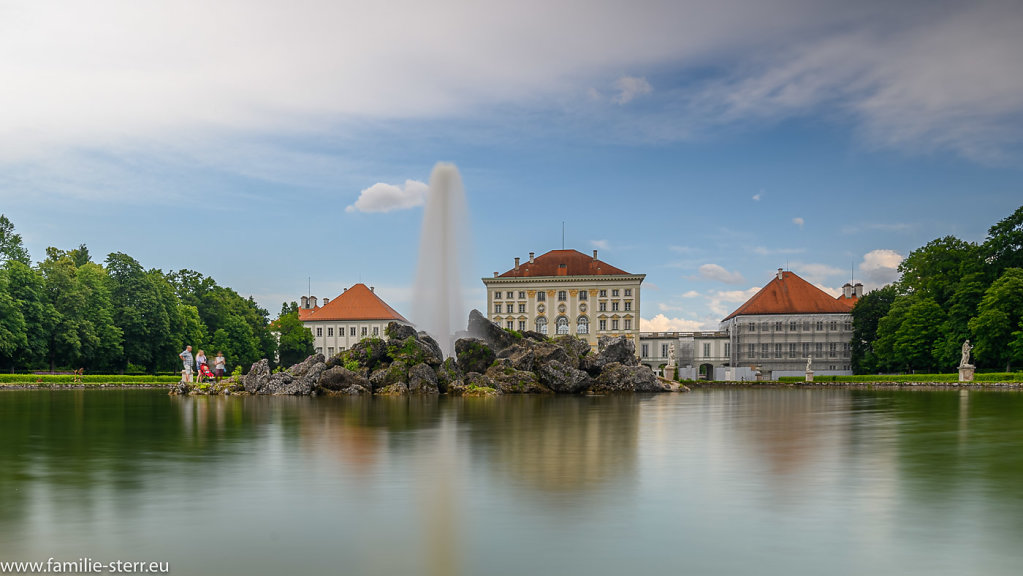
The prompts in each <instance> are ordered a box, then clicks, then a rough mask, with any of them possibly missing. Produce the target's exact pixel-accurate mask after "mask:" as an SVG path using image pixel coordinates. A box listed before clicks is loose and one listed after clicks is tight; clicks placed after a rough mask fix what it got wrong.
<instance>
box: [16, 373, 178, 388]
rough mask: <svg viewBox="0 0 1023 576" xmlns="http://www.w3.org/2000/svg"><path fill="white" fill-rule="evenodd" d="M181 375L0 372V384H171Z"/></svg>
mask: <svg viewBox="0 0 1023 576" xmlns="http://www.w3.org/2000/svg"><path fill="white" fill-rule="evenodd" d="M179 380H181V376H151V375H145V374H142V375H135V374H133V375H120V374H86V375H84V376H75V375H73V374H0V386H3V385H7V384H139V385H142V384H173V383H174V382H178V381H179Z"/></svg>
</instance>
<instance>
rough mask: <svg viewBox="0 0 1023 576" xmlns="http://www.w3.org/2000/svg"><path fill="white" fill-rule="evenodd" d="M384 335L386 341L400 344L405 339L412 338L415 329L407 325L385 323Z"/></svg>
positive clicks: (392, 322)
mask: <svg viewBox="0 0 1023 576" xmlns="http://www.w3.org/2000/svg"><path fill="white" fill-rule="evenodd" d="M384 334H385V335H386V336H387V339H388V340H394V341H396V342H401V341H402V340H404V339H406V338H410V337H413V338H414V337H415V335H416V329H415V328H413V327H412V326H409V325H408V324H402V323H401V322H394V321H391V322H388V323H387V328H384Z"/></svg>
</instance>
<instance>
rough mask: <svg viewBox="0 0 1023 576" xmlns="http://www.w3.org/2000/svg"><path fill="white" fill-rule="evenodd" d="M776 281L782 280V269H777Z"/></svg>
mask: <svg viewBox="0 0 1023 576" xmlns="http://www.w3.org/2000/svg"><path fill="white" fill-rule="evenodd" d="M778 280H782V269H781V268H778Z"/></svg>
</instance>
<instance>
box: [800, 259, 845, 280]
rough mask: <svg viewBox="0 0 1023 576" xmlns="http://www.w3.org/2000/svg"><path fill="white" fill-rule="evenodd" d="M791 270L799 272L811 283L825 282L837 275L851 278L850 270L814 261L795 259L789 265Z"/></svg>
mask: <svg viewBox="0 0 1023 576" xmlns="http://www.w3.org/2000/svg"><path fill="white" fill-rule="evenodd" d="M789 270H792V271H793V272H795V273H796V274H799V276H801V277H802V278H803V279H804V280H806V281H807V282H810V283H811V284H818V283H823V282H825V281H826V280H828V279H831V278H834V277H836V276H838V277H842V276H843V275H844V276H845V278H846V279H848V278H849V270H842V269H841V268H836V267H834V266H829V265H827V264H814V263H812V262H798V261H794V262H792V263H791V264H790V265H789Z"/></svg>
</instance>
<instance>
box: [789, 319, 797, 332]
mask: <svg viewBox="0 0 1023 576" xmlns="http://www.w3.org/2000/svg"><path fill="white" fill-rule="evenodd" d="M795 331H796V321H795V320H793V321H792V322H789V332H795Z"/></svg>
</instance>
